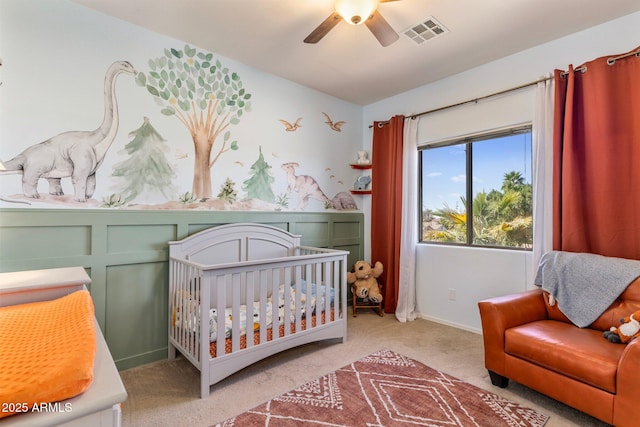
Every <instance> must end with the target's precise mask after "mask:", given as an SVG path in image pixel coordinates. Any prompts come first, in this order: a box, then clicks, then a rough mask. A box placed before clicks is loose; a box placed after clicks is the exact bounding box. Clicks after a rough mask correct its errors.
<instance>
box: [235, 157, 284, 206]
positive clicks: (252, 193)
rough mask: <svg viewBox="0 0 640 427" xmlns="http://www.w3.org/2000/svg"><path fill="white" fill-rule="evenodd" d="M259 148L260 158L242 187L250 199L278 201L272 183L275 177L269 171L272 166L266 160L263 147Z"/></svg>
mask: <svg viewBox="0 0 640 427" xmlns="http://www.w3.org/2000/svg"><path fill="white" fill-rule="evenodd" d="M259 150H260V155H259V156H258V160H256V162H255V163H254V164H252V165H251V177H250V178H249V179H247V180H246V181H244V182H243V183H242V189H243V190H244V191H246V192H247V197H248V198H249V199H260V200H264V201H265V202H270V203H273V202H275V201H276V196H275V195H274V194H273V191H272V190H271V184H273V181H274V180H275V178H274V177H273V175H271V172H270V171H269V169H271V166H269V164H268V163H267V162H265V160H264V156H263V155H262V147H260V148H259Z"/></svg>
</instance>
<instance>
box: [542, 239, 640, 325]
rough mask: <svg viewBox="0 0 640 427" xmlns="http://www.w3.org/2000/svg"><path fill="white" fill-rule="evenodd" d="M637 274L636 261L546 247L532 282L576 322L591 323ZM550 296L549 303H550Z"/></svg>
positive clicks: (638, 264) (638, 266)
mask: <svg viewBox="0 0 640 427" xmlns="http://www.w3.org/2000/svg"><path fill="white" fill-rule="evenodd" d="M637 277H640V261H637V260H630V259H623V258H613V257H606V256H602V255H596V254H587V253H574V252H562V251H550V252H547V253H545V254H544V255H543V256H542V259H540V265H539V266H538V271H537V272H536V278H535V281H534V284H535V285H537V286H541V287H542V289H544V290H545V291H547V292H549V294H550V295H551V296H552V297H553V299H555V300H556V301H557V302H558V308H559V309H560V311H562V313H564V315H565V316H567V318H569V320H571V321H572V322H573V323H574V324H575V325H576V326H579V327H581V328H584V327H586V326H589V325H590V324H591V323H593V322H594V321H595V320H596V319H597V318H598V317H599V316H600V315H601V314H602V313H604V311H605V310H606V309H607V308H608V307H609V306H610V305H611V304H612V303H613V302H614V301H615V300H616V298H618V296H620V294H621V293H622V292H624V290H625V289H626V288H627V286H629V284H630V283H631V282H633V281H634V280H635V279H636V278H637ZM553 299H552V298H550V303H553Z"/></svg>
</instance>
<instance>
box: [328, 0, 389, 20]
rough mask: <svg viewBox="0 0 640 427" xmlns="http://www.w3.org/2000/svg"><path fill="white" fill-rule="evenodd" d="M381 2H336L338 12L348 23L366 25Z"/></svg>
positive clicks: (376, 0) (352, 0) (370, 0)
mask: <svg viewBox="0 0 640 427" xmlns="http://www.w3.org/2000/svg"><path fill="white" fill-rule="evenodd" d="M378 2H379V0H336V12H337V13H338V15H340V16H341V17H342V19H344V20H345V21H347V23H349V24H351V25H359V24H362V23H364V21H366V20H367V19H368V18H369V17H370V16H371V14H373V12H375V10H376V9H377V8H378Z"/></svg>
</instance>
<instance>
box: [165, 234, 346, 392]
mask: <svg viewBox="0 0 640 427" xmlns="http://www.w3.org/2000/svg"><path fill="white" fill-rule="evenodd" d="M169 255H170V261H169V358H170V359H171V358H174V357H176V351H179V352H180V353H182V354H183V355H184V357H185V358H187V359H188V360H189V361H190V362H191V363H192V364H193V365H194V366H195V367H196V368H198V370H199V371H200V391H201V396H202V397H203V398H204V397H206V396H208V395H209V387H210V386H211V385H213V384H216V383H217V382H219V381H221V380H222V379H224V378H226V377H228V376H229V375H231V374H233V373H235V372H237V371H239V370H240V369H242V368H244V367H246V366H249V365H251V364H252V363H255V362H256V361H258V360H261V359H264V358H265V357H268V356H270V355H273V354H275V353H278V352H281V351H283V350H286V349H289V348H292V347H295V346H299V345H302V344H306V343H310V342H314V341H319V340H325V339H333V338H341V339H342V342H344V341H345V340H346V337H347V323H346V317H345V316H346V310H347V283H346V271H347V270H346V269H347V255H348V252H346V251H340V250H332V249H322V248H313V247H305V246H300V236H297V235H293V234H291V233H289V232H287V231H284V230H282V229H279V228H276V227H272V226H268V225H261V224H248V223H236V224H228V225H222V226H218V227H213V228H210V229H207V230H204V231H201V232H199V233H196V234H194V235H192V236H189V237H187V238H185V239H183V240H181V241H175V242H169ZM245 319H246V321H245ZM223 331H224V333H223Z"/></svg>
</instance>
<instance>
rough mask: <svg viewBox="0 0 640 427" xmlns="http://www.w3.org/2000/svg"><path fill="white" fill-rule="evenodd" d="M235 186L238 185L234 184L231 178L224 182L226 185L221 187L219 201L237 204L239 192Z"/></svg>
mask: <svg viewBox="0 0 640 427" xmlns="http://www.w3.org/2000/svg"><path fill="white" fill-rule="evenodd" d="M235 186H236V183H235V182H233V181H232V180H231V178H227V179H226V180H225V181H224V184H222V186H221V187H220V192H219V193H218V199H221V200H226V201H227V202H229V203H233V202H235V201H236V199H237V197H238V192H237V191H236V190H235Z"/></svg>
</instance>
